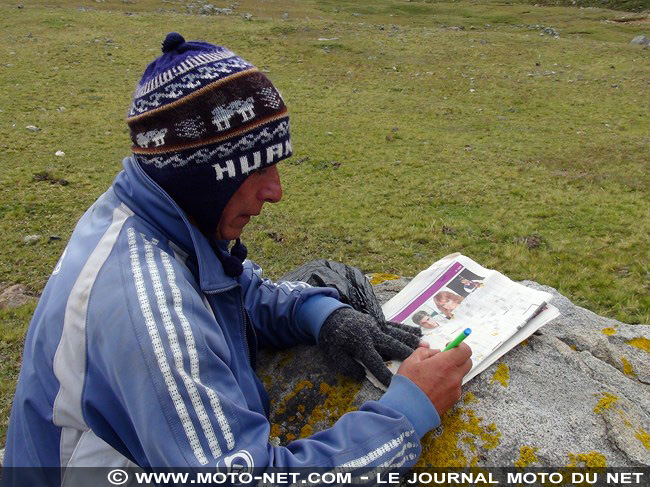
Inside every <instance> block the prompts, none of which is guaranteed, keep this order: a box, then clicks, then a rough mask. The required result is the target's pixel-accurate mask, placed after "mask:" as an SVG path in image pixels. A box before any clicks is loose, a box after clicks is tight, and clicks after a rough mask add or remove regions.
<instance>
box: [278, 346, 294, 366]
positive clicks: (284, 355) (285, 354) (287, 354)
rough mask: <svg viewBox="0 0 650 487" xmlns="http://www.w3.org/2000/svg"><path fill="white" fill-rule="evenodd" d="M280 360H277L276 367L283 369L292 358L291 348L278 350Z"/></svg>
mask: <svg viewBox="0 0 650 487" xmlns="http://www.w3.org/2000/svg"><path fill="white" fill-rule="evenodd" d="M280 354H281V356H280V360H279V361H278V368H279V369H284V368H285V367H286V366H287V365H289V362H291V361H292V360H293V359H294V355H293V354H294V352H293V350H284V351H282V352H280Z"/></svg>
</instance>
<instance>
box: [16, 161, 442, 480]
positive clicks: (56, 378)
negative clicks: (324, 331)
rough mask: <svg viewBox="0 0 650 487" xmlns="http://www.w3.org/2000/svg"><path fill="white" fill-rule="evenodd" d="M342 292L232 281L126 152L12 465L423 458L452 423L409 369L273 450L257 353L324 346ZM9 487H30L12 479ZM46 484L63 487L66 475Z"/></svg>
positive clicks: (51, 294) (40, 350) (38, 359)
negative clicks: (443, 419)
mask: <svg viewBox="0 0 650 487" xmlns="http://www.w3.org/2000/svg"><path fill="white" fill-rule="evenodd" d="M336 298H337V294H336V291H335V290H333V289H329V288H312V287H310V286H308V285H307V284H305V283H282V284H280V285H276V284H274V283H272V282H271V281H269V280H267V279H264V278H263V277H262V272H261V269H260V268H259V267H257V266H256V265H255V264H253V263H252V262H250V261H246V262H245V264H244V273H243V274H242V275H241V276H240V277H239V278H237V279H233V278H230V277H228V276H226V275H225V274H224V272H223V268H222V266H221V263H220V261H219V260H218V258H217V257H216V256H215V254H214V253H213V251H212V249H211V248H210V246H209V243H208V241H207V240H206V239H205V237H204V236H203V235H202V234H201V233H200V232H199V231H198V230H197V229H196V228H195V227H193V226H192V225H190V224H189V222H188V221H187V219H186V218H185V216H184V213H183V212H182V211H181V210H180V209H179V208H178V207H177V206H176V204H175V203H174V202H173V201H172V200H171V199H170V198H169V196H168V195H167V194H166V193H164V192H163V191H162V190H161V189H160V188H159V187H158V186H157V185H156V184H155V183H153V182H152V181H151V179H149V178H148V177H147V175H146V174H145V173H144V172H143V171H142V170H141V169H140V167H139V166H138V165H137V164H136V163H135V162H134V161H133V159H131V158H127V159H125V160H124V171H122V172H120V173H119V174H118V176H117V177H116V179H115V181H114V183H113V185H112V187H111V188H110V189H109V190H108V191H107V192H106V193H104V194H103V195H102V196H101V197H100V198H99V199H98V200H97V201H96V202H95V204H93V206H92V207H91V208H90V209H89V210H88V211H87V212H86V213H85V214H84V216H83V217H82V218H81V220H80V221H79V223H78V224H77V227H76V229H75V231H74V233H73V235H72V237H71V239H70V242H69V243H68V246H67V247H66V249H65V251H64V253H63V255H62V256H61V258H60V260H59V262H58V263H57V265H56V268H55V269H54V272H53V273H52V276H51V277H50V279H49V281H48V284H47V286H46V287H45V290H44V292H43V295H42V297H41V299H40V302H39V305H38V307H37V309H36V312H35V314H34V317H33V319H32V322H31V325H30V327H29V331H28V334H27V338H26V341H25V351H24V355H23V364H22V369H21V372H20V378H19V381H18V386H17V389H16V395H15V399H14V404H13V408H12V412H11V421H10V425H9V431H8V437H7V446H6V455H5V467H16V466H36V467H62V468H65V467H70V466H115V467H124V466H133V465H138V466H141V467H145V468H163V467H197V468H198V467H202V468H205V467H215V466H220V465H224V464H225V465H230V463H232V462H233V461H234V460H233V459H236V460H237V462H239V463H245V464H247V466H254V467H267V466H273V467H326V468H334V467H337V466H347V467H368V466H380V465H381V466H409V465H412V464H413V463H414V462H415V461H416V459H417V457H418V455H419V453H420V442H419V438H420V437H421V436H422V435H423V434H424V433H426V432H427V431H428V430H429V429H431V428H433V427H435V426H437V425H438V424H439V418H438V415H437V413H436V411H435V408H433V406H432V404H431V402H430V401H429V400H428V399H427V398H426V396H425V395H424V394H423V393H422V392H421V391H420V389H419V388H418V387H417V386H415V385H414V384H413V383H412V382H411V381H410V380H408V379H406V378H404V377H402V376H396V378H395V379H394V380H393V382H392V384H391V386H390V387H389V389H388V392H386V393H385V394H384V396H383V397H382V398H381V399H380V400H379V401H369V402H367V403H366V404H364V405H363V406H362V407H361V409H360V410H359V411H355V412H351V413H348V414H346V415H345V416H343V417H342V418H341V419H340V420H339V421H338V422H337V423H336V424H335V425H334V426H333V427H332V428H330V429H328V430H325V431H322V432H319V433H316V434H314V435H313V436H311V437H309V438H305V439H300V440H296V441H293V442H292V443H290V444H289V445H288V446H286V447H284V446H283V447H279V446H272V445H271V444H270V443H269V441H268V440H269V430H270V425H269V421H268V418H267V415H268V409H269V401H268V397H267V395H266V392H265V391H264V388H263V387H262V384H261V382H260V380H259V379H258V377H257V376H256V375H255V372H254V364H255V355H256V350H257V347H258V344H259V345H271V346H275V347H287V346H291V345H294V344H296V343H312V344H315V343H316V339H317V337H318V333H319V330H320V327H321V325H322V323H323V321H324V320H325V319H326V318H327V316H329V314H330V313H331V312H332V311H334V310H335V309H337V308H339V307H341V306H343V304H341V303H340V302H339V301H338V300H337V299H336ZM30 483H31V484H32V485H35V484H34V483H33V482H32V481H30ZM63 483H64V484H65V479H64V482H63ZM3 485H4V486H5V487H8V486H9V485H11V486H13V485H16V486H18V485H21V486H22V485H27V484H26V483H25V482H24V479H23V481H21V479H20V475H19V474H14V475H6V476H5V478H3ZM38 485H57V486H58V485H61V475H60V474H56V475H52V474H48V475H45V476H44V478H42V479H40V480H39V481H38Z"/></svg>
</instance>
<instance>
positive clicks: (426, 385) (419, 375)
mask: <svg viewBox="0 0 650 487" xmlns="http://www.w3.org/2000/svg"><path fill="white" fill-rule="evenodd" d="M471 356H472V349H471V348H469V346H468V345H467V344H466V343H461V344H460V345H459V346H458V347H456V348H452V349H451V350H448V351H446V352H441V351H440V350H431V349H429V348H424V347H419V348H418V349H417V350H415V352H413V353H412V354H411V356H410V357H408V358H407V359H406V360H404V362H402V365H400V367H399V369H398V370H397V373H398V374H402V375H403V376H405V377H407V378H408V379H410V380H411V381H413V382H414V383H415V385H417V386H418V387H419V388H420V389H422V391H424V393H425V394H426V395H427V397H428V398H429V399H431V402H432V403H433V405H434V406H435V408H436V411H438V414H439V415H440V416H442V414H443V413H444V412H445V411H447V410H448V409H449V408H451V407H452V406H453V405H454V403H456V401H458V399H460V395H461V389H460V386H461V383H462V381H463V377H465V375H467V373H468V372H469V371H470V370H471V368H472V360H471V358H470V357H471Z"/></svg>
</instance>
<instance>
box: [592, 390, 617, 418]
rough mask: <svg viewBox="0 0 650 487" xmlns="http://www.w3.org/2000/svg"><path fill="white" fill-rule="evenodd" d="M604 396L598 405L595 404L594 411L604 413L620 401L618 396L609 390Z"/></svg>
mask: <svg viewBox="0 0 650 487" xmlns="http://www.w3.org/2000/svg"><path fill="white" fill-rule="evenodd" d="M602 395H603V397H601V398H600V399H599V400H598V402H597V403H596V405H595V406H594V413H596V414H602V412H603V411H605V410H607V409H611V408H613V407H614V405H615V404H616V403H617V402H618V397H616V396H615V395H613V394H610V393H609V392H603V393H602Z"/></svg>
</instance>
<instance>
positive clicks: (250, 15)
mask: <svg viewBox="0 0 650 487" xmlns="http://www.w3.org/2000/svg"><path fill="white" fill-rule="evenodd" d="M242 17H243V18H244V19H245V20H251V19H252V18H253V14H251V13H245V14H244V15H242Z"/></svg>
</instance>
